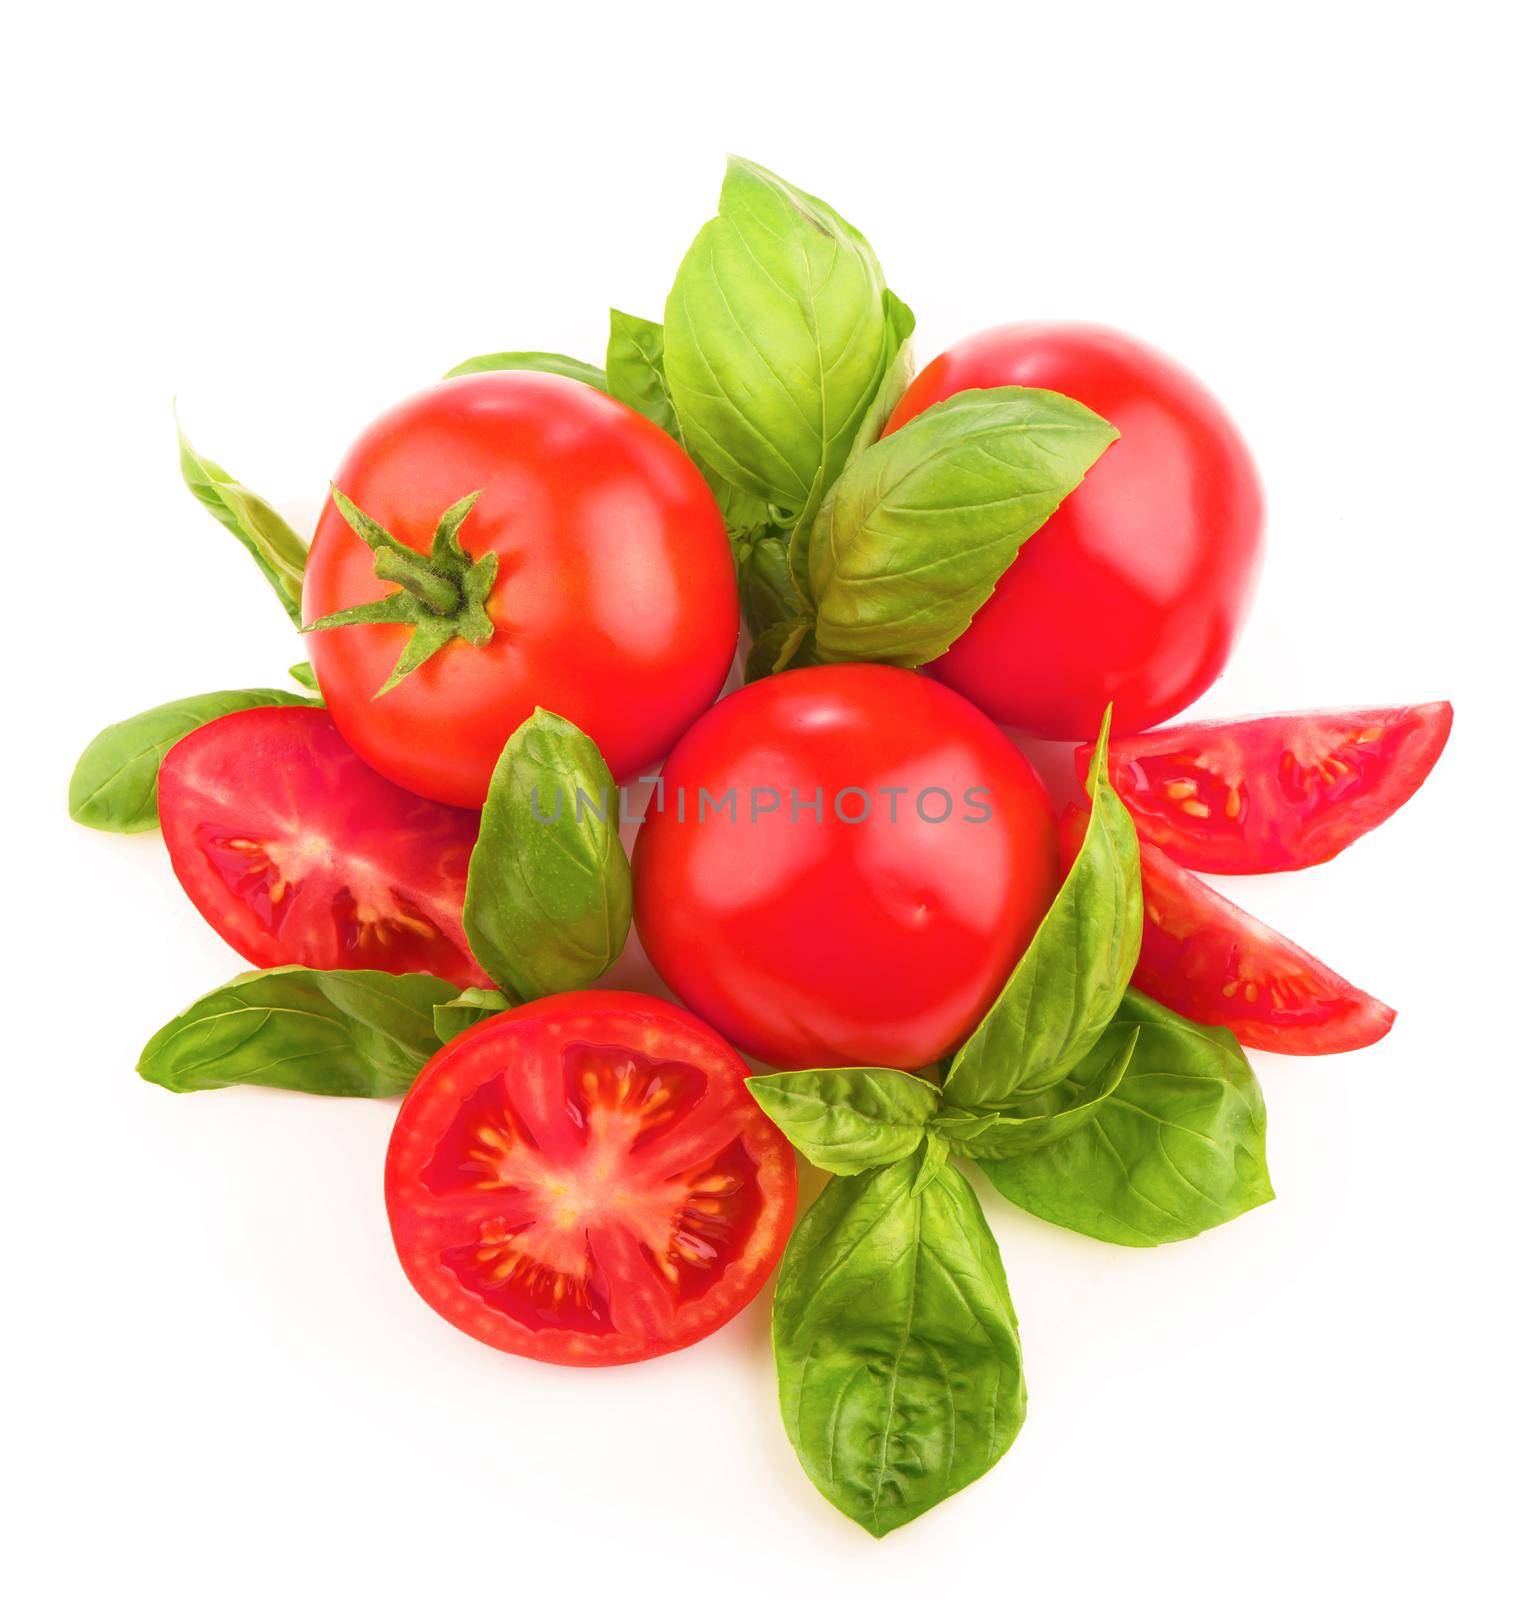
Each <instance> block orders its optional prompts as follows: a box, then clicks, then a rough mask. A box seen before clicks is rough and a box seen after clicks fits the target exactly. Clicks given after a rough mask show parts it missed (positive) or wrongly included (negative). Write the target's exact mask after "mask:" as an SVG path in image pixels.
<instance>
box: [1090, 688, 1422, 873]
mask: <svg viewBox="0 0 1516 1600" xmlns="http://www.w3.org/2000/svg"><path fill="white" fill-rule="evenodd" d="M1452 726H1453V708H1452V706H1450V705H1449V704H1448V702H1447V701H1446V700H1434V701H1429V702H1428V703H1427V704H1425V705H1414V706H1372V707H1357V708H1355V709H1352V710H1341V711H1338V710H1333V711H1297V712H1292V713H1289V714H1287V715H1282V716H1272V717H1247V718H1244V719H1242V720H1241V721H1236V722H1190V723H1184V724H1181V725H1179V726H1177V727H1172V728H1160V729H1158V730H1157V731H1156V732H1154V733H1144V734H1134V735H1129V736H1127V737H1126V738H1122V739H1114V740H1112V741H1111V745H1110V752H1109V767H1110V777H1111V782H1112V784H1114V786H1115V788H1116V790H1117V792H1118V793H1119V794H1120V795H1121V798H1122V799H1123V800H1124V801H1126V804H1127V809H1128V810H1129V811H1130V812H1131V813H1132V818H1133V821H1135V822H1136V824H1137V829H1138V831H1139V832H1140V833H1141V834H1142V836H1143V838H1144V839H1147V840H1149V841H1150V842H1151V843H1153V844H1155V845H1157V846H1158V847H1159V848H1160V849H1161V850H1162V851H1163V852H1164V854H1165V855H1167V856H1168V857H1169V859H1170V860H1172V861H1177V862H1178V863H1179V864H1180V865H1181V866H1185V867H1191V868H1193V869H1194V870H1196V871H1198V872H1223V873H1226V872H1289V871H1294V870H1295V869H1297V868H1299V867H1310V866H1315V865H1317V864H1318V863H1319V862H1322V861H1330V860H1331V859H1332V857H1333V856H1335V855H1337V854H1338V853H1339V852H1341V851H1343V850H1345V849H1346V848H1347V847H1348V846H1349V845H1350V844H1352V843H1353V841H1354V840H1355V839H1360V838H1362V837H1363V835H1364V834H1366V833H1367V832H1369V830H1370V829H1371V828H1377V827H1378V826H1379V824H1380V823H1381V822H1383V821H1384V820H1385V819H1386V818H1387V817H1390V816H1392V815H1393V814H1394V813H1395V812H1396V811H1398V810H1399V809H1400V807H1401V806H1403V805H1404V804H1405V803H1406V801H1407V800H1409V799H1410V798H1411V796H1412V795H1413V794H1415V792H1416V791H1417V790H1418V789H1419V788H1420V787H1421V786H1422V784H1423V783H1425V782H1426V779H1427V775H1428V774H1429V773H1430V772H1431V770H1432V768H1433V767H1434V766H1435V765H1436V764H1437V758H1438V757H1439V756H1440V755H1441V754H1442V751H1443V746H1444V745H1446V744H1447V742H1448V734H1449V733H1450V732H1451V731H1452ZM1091 749H1092V746H1090V745H1087V744H1086V745H1081V746H1080V747H1079V749H1078V750H1077V751H1076V752H1075V762H1076V765H1077V767H1078V772H1079V780H1080V782H1081V783H1083V782H1084V780H1085V775H1086V773H1087V772H1088V770H1089V763H1090V751H1091Z"/></svg>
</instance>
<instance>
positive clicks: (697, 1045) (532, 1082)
mask: <svg viewBox="0 0 1516 1600" xmlns="http://www.w3.org/2000/svg"><path fill="white" fill-rule="evenodd" d="M746 1078H747V1068H746V1066H745V1065H744V1064H743V1061H742V1058H741V1057H740V1056H739V1055H738V1054H737V1052H736V1051H735V1050H733V1049H732V1047H731V1046H730V1045H729V1044H727V1043H726V1041H725V1040H724V1039H722V1038H721V1037H720V1035H719V1034H716V1033H714V1032H713V1031H712V1030H711V1029H710V1028H708V1027H706V1025H705V1024H704V1023H703V1022H701V1021H699V1020H698V1019H697V1018H695V1017H693V1016H691V1015H690V1014H689V1012H687V1011H681V1010H680V1009H679V1008H678V1007H677V1006H673V1005H670V1004H669V1003H668V1002H667V1001H665V1000H654V999H650V998H649V997H648V996H646V995H640V994H621V993H616V992H614V991H609V990H591V991H585V992H582V993H578V994H559V995H553V996H551V997H550V998H548V999H546V1000H536V1001H533V1002H532V1003H531V1004H530V1005H525V1006H520V1007H518V1008H517V1009H516V1010H514V1011H509V1012H506V1013H504V1014H503V1015H502V1016H500V1017H499V1018H497V1019H495V1020H492V1021H489V1022H485V1023H482V1024H478V1025H476V1026H474V1027H472V1028H470V1029H469V1030H468V1031H467V1032H466V1033H463V1034H460V1035H459V1036H458V1038H457V1039H455V1040H454V1041H453V1043H452V1044H450V1045H448V1046H447V1047H446V1048H445V1049H444V1050H442V1051H441V1052H440V1053H439V1054H438V1055H436V1056H435V1057H434V1058H433V1059H432V1061H431V1062H430V1063H429V1064H428V1065H427V1066H426V1067H425V1068H423V1069H422V1072H421V1075H420V1077H418V1078H417V1079H416V1082H415V1083H414V1084H413V1085H412V1087H411V1090H410V1093H409V1094H408V1095H407V1096H406V1098H405V1103H404V1104H403V1105H402V1106H401V1108H400V1116H399V1119H398V1120H397V1121H396V1123H395V1131H394V1134H393V1136H392V1137H391V1139H390V1148H389V1160H388V1163H387V1164H386V1167H385V1176H384V1192H385V1199H386V1203H387V1204H388V1207H389V1216H390V1228H391V1231H392V1232H393V1233H394V1236H395V1248H396V1249H397V1250H398V1251H399V1253H400V1263H401V1265H402V1266H403V1267H404V1268H405V1272H406V1276H407V1277H408V1278H409V1279H410V1280H411V1283H412V1285H413V1286H414V1287H415V1289H416V1292H417V1293H418V1294H419V1295H420V1296H421V1298H422V1299H423V1300H425V1301H426V1303H427V1304H428V1305H429V1306H431V1307H432V1309H433V1310H434V1311H437V1312H439V1313H440V1314H441V1315H442V1316H444V1317H446V1318H447V1320H448V1321H449V1322H451V1323H452V1324H453V1325H454V1326H455V1327H457V1328H461V1329H462V1330H463V1331H464V1332H465V1333H468V1334H472V1335H473V1337H474V1338H476V1339H480V1340H482V1341H483V1342H484V1343H485V1344H490V1345H494V1346H495V1348H496V1349H498V1350H508V1351H510V1352H511V1353H512V1354H514V1355H523V1356H531V1357H533V1358H534V1359H536V1360H538V1361H555V1362H559V1363H562V1364H563V1365H565V1366H582V1367H599V1366H611V1365H615V1364H617V1363H620V1362H626V1361H642V1360H645V1359H646V1358H647V1357H649V1356H657V1355H663V1354H664V1353H666V1352H667V1351H670V1350H678V1349H682V1348H683V1347H684V1346H685V1345H689V1344H693V1343H694V1342H695V1341H696V1340H697V1339H703V1338H704V1337H705V1336H706V1334H708V1333H712V1332H714V1331H715V1330H716V1329H717V1328H719V1327H720V1326H721V1325H722V1324H723V1323H724V1322H726V1321H728V1320H729V1319H730V1318H731V1317H733V1316H735V1315H736V1314H737V1312H739V1311H740V1310H741V1309H742V1308H743V1307H744V1306H745V1305H747V1303H748V1302H749V1301H750V1300H751V1299H752V1298H753V1296H754V1295H755V1294H757V1292H758V1290H759V1289H760V1288H761V1287H762V1286H763V1284H764V1282H765V1280H766V1279H767V1278H768V1275H769V1273H770V1272H771V1271H773V1268H774V1264H775V1263H776V1262H777V1261H778V1259H779V1255H780V1252H781V1251H782V1250H783V1249H784V1245H785V1241H786V1240H787V1239H788V1238H789V1233H790V1227H791V1224H792V1223H793V1222H794V1218H795V1159H794V1156H793V1154H792V1153H791V1151H790V1147H789V1145H788V1143H787V1142H786V1141H785V1139H784V1136H783V1135H782V1134H781V1133H780V1132H779V1131H778V1129H777V1128H775V1126H774V1125H773V1123H771V1122H770V1121H769V1120H768V1118H767V1117H765V1116H764V1115H763V1113H762V1112H761V1111H760V1110H759V1109H758V1105H757V1102H756V1101H754V1100H753V1098H752V1097H751V1096H750V1095H749V1094H748V1092H747V1088H746V1084H745V1081H744V1080H745V1079H746Z"/></svg>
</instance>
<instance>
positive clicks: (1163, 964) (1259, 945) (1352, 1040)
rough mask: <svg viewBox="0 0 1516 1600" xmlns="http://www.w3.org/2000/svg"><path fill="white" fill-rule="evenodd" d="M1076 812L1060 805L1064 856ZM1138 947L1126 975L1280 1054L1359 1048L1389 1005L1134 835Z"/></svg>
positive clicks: (1384, 1022) (1073, 836) (1080, 828)
mask: <svg viewBox="0 0 1516 1600" xmlns="http://www.w3.org/2000/svg"><path fill="white" fill-rule="evenodd" d="M1085 821H1086V813H1085V812H1083V811H1081V810H1079V808H1078V807H1077V806H1070V807H1069V808H1068V810H1067V811H1065V812H1064V814H1063V818H1062V821H1061V823H1060V827H1059V834H1060V843H1061V845H1062V849H1063V859H1064V865H1065V867H1067V866H1068V865H1069V863H1071V862H1072V861H1073V859H1074V853H1075V852H1076V851H1077V850H1078V848H1079V842H1080V840H1082V839H1083V838H1084V827H1085ZM1141 850H1142V900H1143V928H1142V952H1141V954H1140V955H1139V956H1138V958H1137V970H1136V972H1135V973H1134V974H1133V976H1132V982H1133V983H1134V984H1135V985H1136V986H1137V987H1138V988H1139V989H1141V990H1142V992H1143V993H1144V994H1148V995H1151V996H1152V997H1153V999H1155V1000H1158V1001H1161V1002H1162V1003H1163V1004H1164V1005H1166V1006H1168V1007H1169V1009H1170V1010H1172V1011H1177V1012H1179V1014H1180V1015H1181V1016H1185V1017H1189V1018H1190V1019H1191V1020H1192V1021H1194V1022H1204V1023H1208V1024H1210V1025H1212V1026H1214V1025H1216V1024H1220V1025H1221V1026H1223V1027H1227V1028H1230V1029H1231V1030H1232V1032H1233V1033H1234V1034H1236V1036H1237V1042H1238V1043H1239V1044H1244V1045H1249V1046H1251V1047H1252V1048H1253V1049H1255V1050H1273V1051H1275V1052H1276V1053H1278V1054H1279V1055H1286V1056H1323V1055H1333V1054H1335V1053H1337V1052H1338V1051H1342V1050H1361V1049H1362V1048H1363V1047H1364V1046H1365V1045H1370V1044H1373V1043H1375V1041H1376V1040H1379V1039H1382V1038H1383V1037H1384V1036H1385V1034H1387V1033H1388V1032H1389V1031H1390V1025H1391V1023H1393V1022H1394V1020H1395V1013H1394V1011H1392V1010H1391V1009H1390V1007H1389V1006H1387V1005H1385V1004H1384V1003H1383V1002H1382V1001H1379V1000H1376V999H1374V998H1373V996H1372V995H1368V994H1365V993H1364V992H1363V990H1362V989H1357V988H1354V986H1353V985H1352V984H1351V983H1349V982H1348V981H1347V979H1346V978H1341V977H1339V976H1338V975H1337V974H1336V973H1335V972H1333V971H1332V969H1331V968H1330V967H1328V966H1325V965H1324V964H1323V963H1322V962H1320V961H1318V960H1317V959H1316V957H1315V956H1313V955H1310V954H1308V953H1307V952H1306V951H1304V950H1302V949H1301V948H1300V946H1299V945H1298V944H1294V943H1292V942H1291V941H1290V940H1288V939H1286V938H1285V937H1284V935H1283V934H1282V933H1276V932H1275V931H1274V930H1273V929H1272V928H1270V927H1268V926H1267V925H1266V924H1265V923H1262V922H1260V921H1259V920H1258V919H1257V918H1256V917H1252V916H1249V915H1248V913H1247V912H1246V911H1244V910H1243V909H1242V907H1241V906H1238V905H1234V904H1233V903H1232V902H1231V901H1230V900H1228V899H1226V898H1224V897H1223V896H1222V895H1219V894H1217V893H1216V891H1215V890H1214V889H1212V888H1211V887H1210V886H1209V885H1207V884H1205V883H1202V882H1201V881H1200V879H1199V878H1197V877H1196V876H1195V874H1194V873H1193V872H1188V871H1186V870H1185V868H1183V867H1181V866H1179V865H1178V864H1177V863H1175V862H1173V861H1170V860H1169V858H1168V857H1167V856H1165V855H1164V853H1163V852H1162V851H1161V850H1158V849H1155V848H1154V846H1152V845H1150V844H1143V845H1142V847H1141Z"/></svg>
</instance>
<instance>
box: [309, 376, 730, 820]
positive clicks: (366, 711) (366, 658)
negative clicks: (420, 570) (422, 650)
mask: <svg viewBox="0 0 1516 1600" xmlns="http://www.w3.org/2000/svg"><path fill="white" fill-rule="evenodd" d="M333 481H334V482H335V484H336V486H337V487H338V488H340V489H341V490H343V492H344V493H346V494H347V495H349V496H350V497H351V499H352V500H353V502H354V503H355V504H356V505H358V506H359V507H360V508H361V509H362V510H363V511H365V512H366V513H367V514H368V515H369V516H370V517H372V518H373V519H374V520H375V521H377V522H378V523H379V524H380V525H381V526H382V527H383V528H385V529H386V530H387V531H388V532H389V533H391V534H392V535H393V536H394V537H395V538H396V539H398V540H400V541H401V543H403V544H406V545H409V546H410V547H411V548H413V549H416V550H419V551H428V550H430V548H431V543H432V538H433V534H434V533H435V531H436V527H437V522H438V519H439V518H440V517H441V515H442V513H443V512H444V511H446V510H447V508H448V507H449V506H451V505H453V504H454V502H455V501H458V500H460V499H462V498H463V497H464V496H465V495H469V494H473V493H474V492H475V491H478V492H479V498H478V500H477V502H476V503H475V505H474V507H473V509H472V510H471V511H470V512H469V514H468V516H467V518H466V519H465V520H464V522H463V524H462V526H461V527H460V529H459V531H458V538H459V542H460V544H461V545H462V547H463V549H464V550H465V551H466V552H467V553H468V554H469V555H470V556H471V557H472V558H473V559H474V560H475V561H476V562H477V561H478V560H480V559H481V558H482V557H484V556H486V555H489V554H493V555H494V556H495V558H496V560H497V562H498V572H497V576H496V578H495V581H494V584H493V587H492V588H491V590H490V593H489V596H488V599H487V601H486V609H487V611H488V614H489V619H490V622H491V623H492V624H493V628H494V632H493V635H492V636H491V637H490V639H489V640H488V642H487V643H484V644H480V645H475V644H472V643H469V642H468V641H466V640H463V639H453V640H451V641H450V642H449V643H447V644H445V645H444V646H443V647H442V648H441V650H440V651H438V653H437V654H435V655H434V656H432V657H431V658H430V659H429V660H427V661H425V662H424V663H423V664H422V665H421V666H419V667H417V668H416V669H415V671H413V672H412V673H411V674H410V675H409V676H408V677H406V678H404V679H403V680H402V681H401V682H399V683H397V684H395V685H394V686H393V687H392V688H389V689H386V690H384V692H383V693H380V692H379V691H380V690H381V688H383V686H384V684H385V682H386V680H387V679H388V678H389V675H390V673H391V671H392V669H393V668H394V666H395V663H396V661H397V659H398V658H399V656H400V653H401V651H402V649H403V648H404V647H405V645H406V643H407V640H408V639H409V637H410V635H411V633H412V629H411V628H410V627H408V626H405V625H402V624H398V623H391V622H382V623H358V624H352V625H349V626H345V627H337V628H331V629H325V630H321V631H317V632H314V633H311V634H310V635H308V641H309V645H310V652H311V661H312V664H313V665H314V667H315V669H316V677H317V680H318V681H319V683H320V685H321V692H322V695H323V696H324V697H325V699H326V702H327V704H328V705H329V706H330V707H331V712H332V716H333V717H334V718H335V719H336V723H337V726H338V727H339V728H340V729H341V730H342V734H343V737H344V738H346V739H347V740H348V742H349V743H350V744H351V745H352V746H353V748H354V749H355V750H356V751H357V752H358V753H359V755H361V756H362V757H363V759H364V760H365V761H367V762H368V763H369V764H370V765H371V766H373V767H376V768H377V769H378V770H379V771H380V772H382V773H383V774H384V775H385V776H386V777H387V778H390V779H392V780H393V781H394V782H396V783H399V784H403V785H404V786H405V787H406V788H407V789H414V790H415V791H416V792H417V793H418V794H425V795H430V796H432V797H433V798H435V799H438V800H443V801H446V802H448V803H449V804H452V805H461V806H474V807H479V806H482V805H483V804H484V797H485V794H486V792H487V791H488V788H489V781H490V776H491V774H492V773H493V772H494V768H495V760H496V758H497V757H498V755H499V754H500V751H501V749H502V747H503V746H504V744H505V742H506V740H507V739H508V738H510V736H511V734H512V733H514V732H515V731H516V729H517V728H518V727H519V726H520V725H521V723H522V722H524V721H525V720H526V719H527V718H528V717H529V716H531V714H532V712H533V711H534V710H535V709H536V708H537V707H538V706H542V707H543V708H545V709H546V710H548V711H553V712H556V713H557V714H558V715H559V716H562V717H567V718H568V720H569V721H570V722H572V723H574V724H575V725H576V726H577V727H579V728H582V729H583V730H584V732H586V733H587V734H589V736H590V737H591V738H592V739H594V740H595V742H596V744H597V745H598V746H599V747H600V751H601V754H602V755H603V756H604V757H605V759H606V762H607V764H608V765H609V766H610V769H611V771H612V773H613V774H614V775H615V776H616V778H617V779H618V780H620V781H625V780H627V779H630V778H635V777H637V776H638V775H639V774H641V773H643V772H645V771H647V770H649V764H650V763H656V762H657V761H658V760H659V759H660V758H661V757H663V756H664V755H665V754H667V752H668V750H669V748H670V746H671V745H672V744H673V743H674V741H675V740H676V739H677V738H678V737H679V735H680V734H681V733H682V732H683V731H684V729H685V728H686V727H687V726H688V725H689V724H690V723H691V722H693V721H694V719H695V718H696V717H697V716H699V714H700V713H701V712H702V711H703V710H705V708H706V707H707V706H708V705H709V704H710V703H711V702H712V701H713V700H714V699H715V698H716V696H717V694H718V693H720V690H721V687H722V684H723V683H724V682H725V679H726V675H727V671H728V669H729V668H730V666H731V664H732V657H733V655H734V654H735V652H736V648H737V585H736V576H735V572H734V569H733V565H732V556H731V549H730V546H729V545H728V542H727V537H726V530H725V526H724V524H723V522H722V518H721V512H720V509H719V508H718V506H717V504H716V501H715V497H714V496H713V495H712V494H711V491H710V489H709V488H708V487H707V485H706V483H705V480H704V479H703V478H702V477H701V475H700V472H699V471H698V469H697V468H696V466H695V464H694V462H692V461H691V460H690V458H689V457H688V456H687V455H686V454H685V453H684V451H683V450H681V449H680V448H679V446H678V445H677V444H676V443H675V442H674V441H673V439H671V438H670V437H669V435H668V434H666V433H665V432H664V431H663V430H662V429H661V428H659V427H657V426H655V425H654V424H653V423H651V422H649V421H648V420H647V419H646V418H645V417H641V416H639V415H638V414H637V413H636V412H634V411H632V410H630V409H629V408H628V407H626V406H624V405H622V404H620V402H618V401H616V400H612V399H611V398H610V397H609V396H608V395H604V394H601V393H600V392H599V391H598V390H596V389H593V388H591V387H590V386H589V385H588V384H584V383H578V382H576V381H575V380H574V379H572V378H564V377H558V376H555V375H553V374H550V373H540V372H483V373H476V374H474V375H472V376H468V377H460V378H449V379H447V380H446V381H445V382H443V383H440V384H437V385H435V386H434V387H432V388H430V389H427V390H425V391H423V392H422V393H421V394H418V395H415V396H413V397H412V398H411V399H409V400H406V401H403V402H402V403H401V404H400V405H398V406H395V407H394V408H393V409H392V410H390V411H388V412H386V413H385V414H384V415H383V416H381V417H380V418H378V419H377V420H376V421H375V422H374V423H372V424H371V425H370V426H369V427H368V428H367V429H366V430H365V431H364V433H363V434H362V435H361V436H360V437H359V438H358V440H357V441H356V442H355V443H354V444H353V446H352V448H351V449H350V450H349V451H348V453H347V456H346V457H345V458H344V460H343V461H342V463H341V465H340V466H339V467H338V468H337V471H336V473H335V475H334V480H333ZM395 592H396V586H395V585H394V584H393V583H388V582H384V581H382V580H381V579H380V578H378V577H377V576H376V575H375V572H374V552H373V551H372V550H370V549H369V547H368V546H367V545H366V544H365V543H364V542H363V541H362V540H361V539H360V538H359V537H358V535H357V534H356V533H354V532H353V530H352V528H351V527H350V526H349V525H348V523H347V521H346V520H345V518H344V517H343V516H342V514H341V512H340V511H339V510H338V509H337V507H336V505H335V504H334V503H333V502H332V501H331V500H330V499H328V500H327V503H326V505H325V507H324V508H323V510H322V513H321V520H320V522H319V524H318V525H317V528H316V534H315V537H314V539H313V540H312V541H311V553H310V562H309V565H308V566H307V568H306V573H305V589H304V607H305V620H306V621H307V622H315V621H317V620H318V619H320V618H323V617H327V616H331V615H333V614H334V613H336V612H338V611H343V610H347V609H348V608H350V607H353V606H359V605H366V604H370V603H372V602H374V601H378V600H383V599H384V598H386V597H387V596H389V595H392V594H394V593H395Z"/></svg>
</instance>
